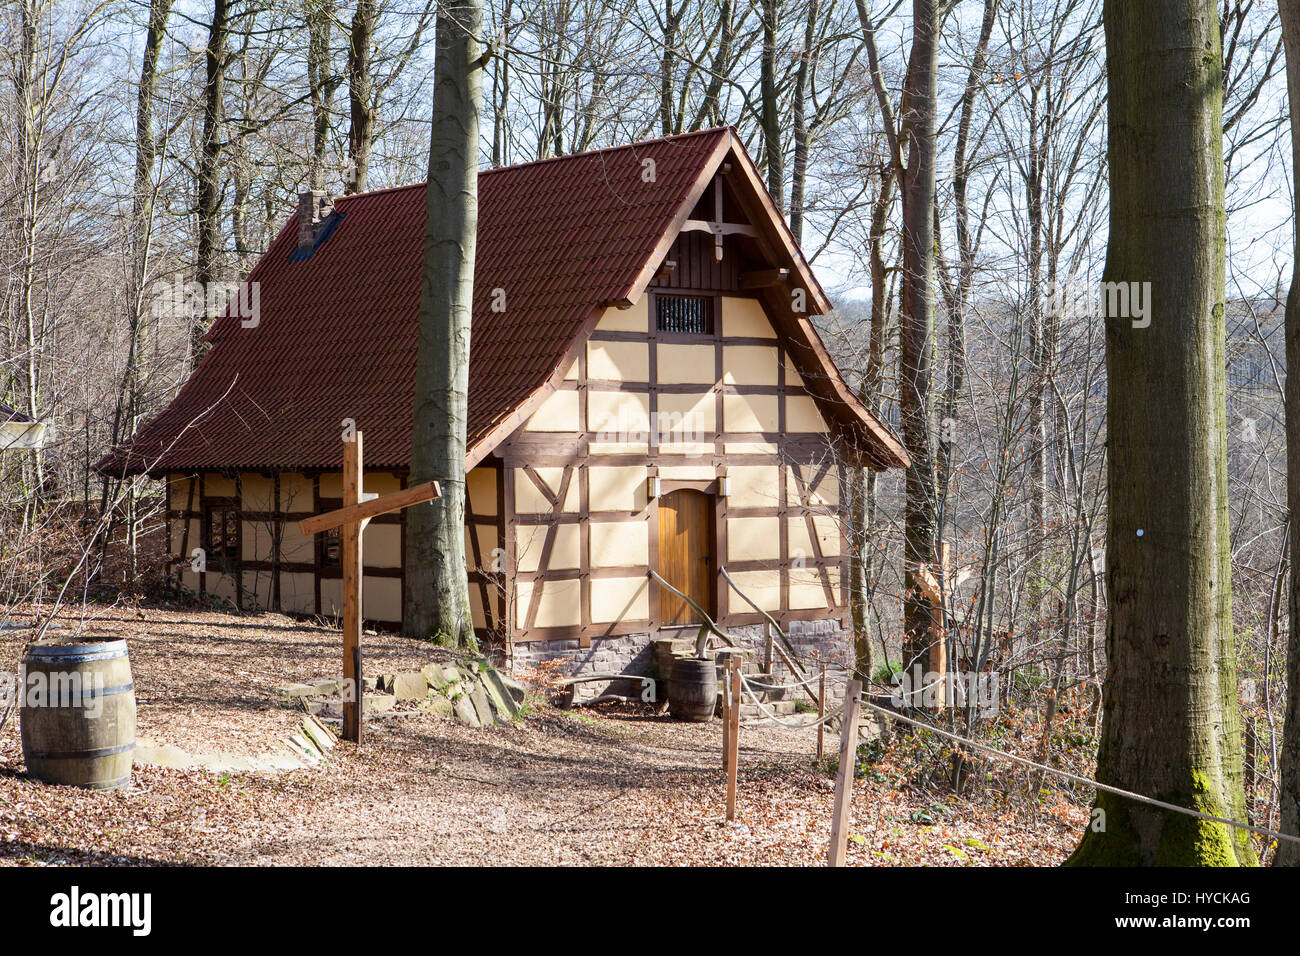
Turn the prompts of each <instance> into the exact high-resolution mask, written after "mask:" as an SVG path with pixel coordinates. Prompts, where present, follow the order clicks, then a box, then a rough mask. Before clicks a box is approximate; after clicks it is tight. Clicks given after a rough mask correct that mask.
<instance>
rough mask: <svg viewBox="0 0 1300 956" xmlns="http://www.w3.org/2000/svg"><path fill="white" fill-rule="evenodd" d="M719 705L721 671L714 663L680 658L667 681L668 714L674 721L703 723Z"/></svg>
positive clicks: (674, 664)
mask: <svg viewBox="0 0 1300 956" xmlns="http://www.w3.org/2000/svg"><path fill="white" fill-rule="evenodd" d="M717 705H718V671H717V665H716V664H715V663H714V662H713V661H712V660H705V661H702V660H699V659H698V658H695V657H678V658H676V659H675V660H674V661H673V670H672V676H671V677H670V678H669V680H668V712H669V713H670V714H672V716H673V719H675V720H693V721H696V722H703V721H706V720H709V719H710V718H712V717H713V711H714V709H715V708H716V707H717Z"/></svg>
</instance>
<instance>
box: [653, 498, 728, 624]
mask: <svg viewBox="0 0 1300 956" xmlns="http://www.w3.org/2000/svg"><path fill="white" fill-rule="evenodd" d="M714 571H715V568H714V566H713V499H712V498H710V497H709V496H708V495H706V494H705V493H704V492H702V491H690V490H685V489H684V490H682V491H672V492H669V493H668V494H666V495H662V496H660V498H659V574H660V575H661V576H662V577H663V579H664V580H665V581H667V582H668V583H669V584H671V585H672V586H673V587H675V588H677V590H679V591H681V592H682V593H683V594H687V595H690V598H691V600H693V601H694V602H695V603H696V604H698V605H699V606H700V607H702V608H704V609H705V610H706V611H708V612H709V614H710V616H712V615H713V613H714V608H713V576H714ZM659 620H660V621H661V622H662V623H663V625H665V626H670V625H674V624H699V623H701V621H700V616H699V614H697V613H696V612H695V610H694V609H693V608H692V607H691V606H690V605H689V604H687V603H686V602H685V601H683V600H682V599H681V598H679V597H678V596H677V595H675V594H673V593H671V592H670V591H667V590H665V589H662V588H661V589H660V591H659Z"/></svg>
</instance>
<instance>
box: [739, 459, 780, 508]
mask: <svg viewBox="0 0 1300 956" xmlns="http://www.w3.org/2000/svg"><path fill="white" fill-rule="evenodd" d="M727 477H728V478H729V479H730V484H731V494H730V495H729V496H728V498H727V504H728V505H729V506H731V507H736V508H775V507H777V506H778V505H779V504H780V503H781V501H780V490H781V472H780V469H779V468H778V467H777V466H776V465H730V466H728V468H727Z"/></svg>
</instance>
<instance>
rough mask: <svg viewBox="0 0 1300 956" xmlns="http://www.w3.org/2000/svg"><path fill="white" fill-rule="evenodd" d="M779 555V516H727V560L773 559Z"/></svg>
mask: <svg viewBox="0 0 1300 956" xmlns="http://www.w3.org/2000/svg"><path fill="white" fill-rule="evenodd" d="M780 556H781V523H780V519H779V518H775V517H773V518H728V519H727V560H728V561H774V560H776V559H777V558H779V557H780Z"/></svg>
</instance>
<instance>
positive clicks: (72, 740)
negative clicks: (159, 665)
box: [19, 641, 135, 790]
mask: <svg viewBox="0 0 1300 956" xmlns="http://www.w3.org/2000/svg"><path fill="white" fill-rule="evenodd" d="M23 667H24V680H23V682H22V686H21V687H20V693H21V694H22V708H21V710H20V712H19V713H20V715H21V720H22V739H23V759H24V760H25V761H26V762H27V771H28V772H29V773H30V774H31V775H32V776H33V777H35V778H36V779H38V780H43V781H45V782H46V783H56V784H71V785H73V786H78V787H90V788H92V789H95V790H105V789H111V788H115V787H125V786H127V785H129V784H130V782H131V758H132V756H133V753H134V751H135V687H134V685H133V683H132V681H131V660H130V658H129V657H128V656H127V652H126V641H105V642H102V643H80V642H71V641H64V642H60V643H50V644H32V645H31V646H30V647H28V649H27V654H26V655H25V656H24V657H23Z"/></svg>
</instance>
